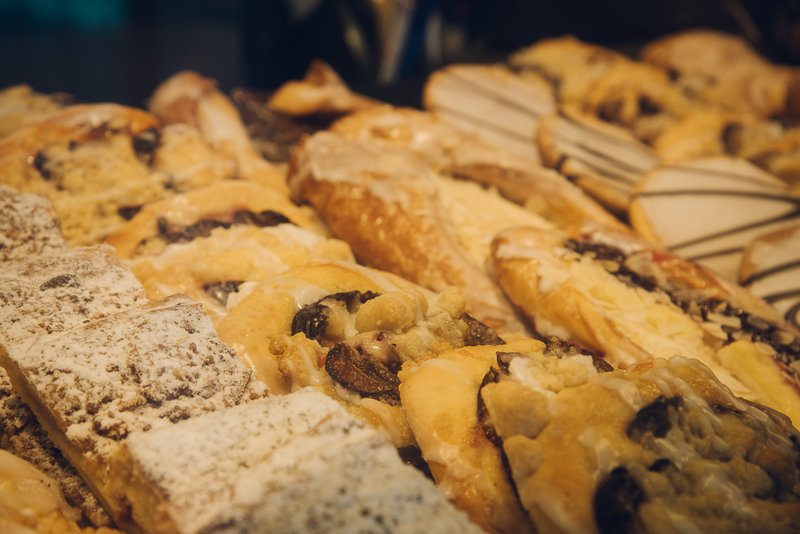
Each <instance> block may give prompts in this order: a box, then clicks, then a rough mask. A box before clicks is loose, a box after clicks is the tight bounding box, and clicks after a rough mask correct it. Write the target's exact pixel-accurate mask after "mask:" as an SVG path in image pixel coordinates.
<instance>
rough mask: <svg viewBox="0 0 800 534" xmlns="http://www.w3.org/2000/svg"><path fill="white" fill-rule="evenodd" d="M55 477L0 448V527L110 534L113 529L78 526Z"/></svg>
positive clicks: (19, 530)
mask: <svg viewBox="0 0 800 534" xmlns="http://www.w3.org/2000/svg"><path fill="white" fill-rule="evenodd" d="M79 519H80V514H79V513H78V512H77V511H76V510H75V509H73V508H71V507H70V506H69V505H68V504H67V503H66V502H65V501H64V498H63V496H62V495H61V492H60V491H59V489H58V484H57V483H56V481H55V480H53V479H52V478H50V477H49V476H47V475H46V474H45V473H43V472H41V471H39V470H38V469H36V467H34V466H33V465H31V464H30V463H28V462H26V461H25V460H22V459H21V458H17V457H16V456H14V455H13V454H11V453H9V452H6V451H4V450H0V530H2V531H3V532H8V533H20V534H23V533H26V534H27V533H42V534H81V533H84V534H89V533H90V532H96V533H98V534H112V533H114V532H118V531H116V530H113V529H108V528H104V529H98V530H95V529H89V528H80V527H79V523H78V521H79Z"/></svg>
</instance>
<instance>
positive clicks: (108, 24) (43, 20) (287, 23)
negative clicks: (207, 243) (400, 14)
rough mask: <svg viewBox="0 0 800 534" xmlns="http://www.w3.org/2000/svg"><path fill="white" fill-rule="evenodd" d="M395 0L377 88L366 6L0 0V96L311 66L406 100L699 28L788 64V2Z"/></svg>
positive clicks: (262, 77) (111, 89)
mask: <svg viewBox="0 0 800 534" xmlns="http://www.w3.org/2000/svg"><path fill="white" fill-rule="evenodd" d="M384 1H388V0H384ZM398 1H399V2H401V3H402V2H405V3H408V4H413V5H414V10H413V11H411V16H410V17H409V27H410V30H409V33H408V38H407V39H406V40H405V45H404V47H403V50H404V52H403V54H402V55H401V59H400V61H399V62H398V68H397V69H396V72H395V73H394V75H392V76H391V77H390V79H388V80H387V79H384V80H383V81H378V79H379V76H378V71H379V68H380V64H381V62H382V61H383V60H382V59H381V57H380V53H379V51H380V45H379V41H380V38H379V37H380V31H379V29H378V25H377V24H376V18H375V12H374V9H373V6H374V4H373V2H371V1H370V0H262V1H252V0H233V1H222V0H195V1H166V0H161V1H155V0H0V87H5V86H8V85H13V84H18V83H27V84H29V85H32V86H33V87H34V88H36V89H37V90H39V91H43V92H54V91H60V92H66V93H70V94H72V95H74V96H75V97H76V98H77V99H78V100H82V101H105V100H113V101H117V102H122V103H126V104H132V105H142V104H143V103H144V101H145V99H146V98H147V96H148V95H149V94H150V93H151V92H152V90H153V88H154V87H155V86H156V85H157V84H158V83H159V82H160V81H162V80H163V79H165V78H166V77H168V76H169V75H171V74H173V73H174V72H176V71H178V70H181V69H194V70H197V71H198V72H200V73H202V74H204V75H206V76H209V77H212V78H215V79H217V80H219V82H220V85H221V86H222V88H223V89H230V88H233V87H236V86H245V87H250V88H255V89H271V88H274V87H276V86H277V85H279V84H280V83H281V82H283V81H285V80H287V79H291V78H298V77H301V76H302V73H303V71H304V70H305V68H306V66H307V65H308V62H309V61H310V60H311V59H312V58H315V57H319V58H322V59H325V60H326V61H328V62H329V63H331V65H333V66H334V68H336V69H337V71H339V72H340V73H341V74H342V75H343V77H344V78H345V79H346V80H347V81H348V83H350V84H351V85H352V86H353V87H354V88H355V89H356V90H359V91H362V92H365V93H367V94H370V95H372V96H376V97H378V98H382V99H385V100H388V101H391V102H393V103H397V104H408V105H418V103H419V99H420V91H421V87H422V84H423V83H424V80H425V77H426V75H427V73H428V72H430V70H432V69H434V68H436V67H437V66H440V65H441V64H443V63H449V62H453V61H465V60H467V61H495V60H500V59H502V58H503V57H504V56H505V55H507V54H508V53H509V52H512V51H514V50H515V49H517V48H519V47H521V46H524V45H527V44H530V43H532V42H534V41H536V40H537V39H540V38H542V37H548V36H558V35H563V34H566V33H571V34H573V35H576V36H578V37H579V38H581V39H584V40H587V41H591V42H595V43H599V44H604V45H607V46H612V47H614V48H617V49H620V50H622V51H624V52H627V53H630V54H635V53H636V51H637V49H638V47H639V46H640V45H641V44H643V43H645V42H647V41H648V40H650V39H653V38H655V37H658V36H661V35H663V34H666V33H669V32H674V31H677V30H681V29H686V28H692V27H697V26H704V27H712V28H718V29H724V30H727V31H731V32H734V33H737V34H740V35H744V36H745V37H747V38H748V39H749V40H750V41H751V42H752V43H753V44H754V45H755V46H756V47H757V48H758V49H759V50H760V51H761V52H762V53H764V54H765V55H767V56H768V57H770V58H771V59H773V60H775V61H779V62H784V63H798V62H800V31H799V30H800V25H799V24H798V21H800V0H772V1H771V0H649V1H648V0H608V1H597V0H594V1H583V0H527V1H524V0H438V1H437V0H416V1H412V0H398ZM303 7H305V8H306V10H305V11H303V9H302V8H303ZM353 35H356V36H357V37H358V39H357V41H358V42H360V46H355V47H354V46H353V44H352V40H353ZM348 36H349V41H348ZM348 43H350V44H348Z"/></svg>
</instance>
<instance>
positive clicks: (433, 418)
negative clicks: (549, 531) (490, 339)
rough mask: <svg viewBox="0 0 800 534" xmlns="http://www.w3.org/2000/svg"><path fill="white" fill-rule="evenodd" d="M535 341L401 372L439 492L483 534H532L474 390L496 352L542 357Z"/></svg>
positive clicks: (467, 352)
mask: <svg viewBox="0 0 800 534" xmlns="http://www.w3.org/2000/svg"><path fill="white" fill-rule="evenodd" d="M543 348H544V344H543V343H542V342H540V341H535V340H525V341H517V342H510V343H508V344H507V345H502V346H499V347H498V346H478V347H465V348H460V349H456V350H453V351H447V352H444V353H441V354H439V355H438V356H437V357H435V358H431V359H428V360H424V361H422V362H420V363H418V364H413V363H408V364H406V365H405V366H404V368H403V370H402V371H401V372H400V373H399V377H400V380H401V384H400V388H399V389H400V400H401V402H402V403H403V409H404V410H405V413H406V418H407V419H408V424H409V426H410V427H411V430H412V431H413V432H414V437H415V438H416V441H417V443H418V444H419V448H420V452H421V454H422V458H423V459H424V460H425V461H426V462H427V464H428V466H429V468H430V470H431V473H432V475H433V477H434V480H435V481H436V484H437V486H438V487H439V489H441V490H442V491H443V492H444V493H445V495H447V496H448V497H449V498H450V500H451V501H453V503H454V504H455V505H456V506H458V507H459V508H461V509H462V510H464V511H465V512H467V513H468V514H469V516H470V518H471V519H472V520H473V521H475V522H476V523H477V524H478V525H480V526H481V527H482V528H483V529H484V530H486V531H487V532H535V529H534V527H533V525H532V524H531V522H530V520H529V519H528V517H527V514H526V512H525V510H524V509H523V508H522V506H521V505H520V503H519V500H518V499H517V496H516V489H515V488H514V485H513V482H512V481H511V480H510V479H509V476H508V473H507V468H506V466H505V465H504V462H503V456H502V451H501V450H499V449H498V447H497V445H495V443H494V441H493V439H492V438H491V437H490V436H487V435H486V434H485V433H484V431H483V428H482V423H483V422H482V421H481V420H480V418H479V405H478V391H479V390H480V388H481V385H482V382H483V380H484V377H485V376H486V374H487V373H488V372H489V370H490V369H491V368H492V367H493V366H495V365H496V360H497V356H496V354H497V352H498V350H501V351H504V352H509V353H514V352H532V351H541V350H543Z"/></svg>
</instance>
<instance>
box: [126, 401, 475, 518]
mask: <svg viewBox="0 0 800 534" xmlns="http://www.w3.org/2000/svg"><path fill="white" fill-rule="evenodd" d="M118 460H119V462H120V464H121V465H123V466H127V467H128V469H129V470H130V472H129V473H128V475H129V477H128V478H127V479H123V480H122V481H121V483H124V484H127V496H128V498H129V499H130V501H131V504H132V505H133V508H132V509H133V516H134V518H135V519H136V520H137V521H139V522H140V526H141V527H143V528H144V529H145V530H148V531H157V532H181V533H193V532H210V531H213V532H277V531H280V532H454V531H462V532H479V530H478V528H477V527H475V526H474V525H472V524H471V523H470V522H469V520H468V519H467V517H466V516H465V515H463V514H461V513H460V512H457V511H456V510H455V509H454V508H452V507H451V506H450V504H449V503H448V502H447V500H446V498H445V497H444V495H443V494H441V493H439V492H438V491H437V490H436V489H435V488H434V487H433V485H432V484H430V483H429V482H428V481H427V480H425V478H424V477H423V476H422V475H421V474H420V473H419V472H417V471H415V470H414V469H413V468H411V467H408V466H406V465H404V464H403V463H402V462H401V461H400V459H399V457H398V456H397V453H396V452H395V450H394V448H393V447H392V446H391V445H390V444H389V443H388V442H387V441H386V440H385V439H384V438H383V437H382V436H380V435H379V434H378V433H377V432H375V431H374V430H371V429H368V428H367V427H366V425H365V424H364V423H362V422H360V421H358V420H356V419H355V418H353V417H352V416H350V415H349V414H347V413H346V412H345V411H344V409H343V408H341V407H340V406H339V405H338V404H337V403H336V402H335V401H333V400H331V399H329V398H328V397H327V396H325V395H324V394H322V393H320V392H317V391H315V390H313V389H305V390H301V391H299V392H296V393H293V394H291V395H287V396H282V397H273V398H269V399H263V400H259V401H255V402H252V403H249V404H247V405H244V406H238V407H235V408H231V409H229V410H224V411H220V412H215V413H213V414H208V415H206V416H203V417H198V418H195V419H192V420H189V421H185V422H181V423H179V424H177V425H174V426H172V427H169V428H163V429H159V430H154V431H151V432H146V433H136V434H133V435H131V437H130V438H129V439H128V440H127V441H126V442H125V449H123V450H121V454H120V455H119V457H118Z"/></svg>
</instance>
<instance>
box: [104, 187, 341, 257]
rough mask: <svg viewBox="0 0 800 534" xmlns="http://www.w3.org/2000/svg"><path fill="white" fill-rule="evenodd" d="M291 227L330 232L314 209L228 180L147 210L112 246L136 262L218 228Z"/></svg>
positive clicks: (115, 235)
mask: <svg viewBox="0 0 800 534" xmlns="http://www.w3.org/2000/svg"><path fill="white" fill-rule="evenodd" d="M286 223H291V224H296V225H298V226H300V227H301V228H305V229H308V230H312V231H316V232H317V233H324V231H325V230H324V227H323V226H322V224H321V223H320V222H319V220H318V219H317V217H316V216H315V215H314V213H313V211H311V210H310V209H309V208H304V207H298V206H296V205H294V204H293V203H292V202H291V201H290V200H289V199H288V198H287V197H286V196H285V195H283V194H282V193H280V192H277V191H275V190H273V189H270V188H269V187H265V186H263V185H261V184H258V183H254V182H249V181H246V180H225V181H221V182H218V183H214V184H211V185H209V186H207V187H203V188H200V189H196V190H194V191H189V192H187V193H183V194H180V195H172V196H170V197H168V198H165V199H163V200H160V201H157V202H153V203H152V204H148V205H146V206H144V207H142V208H141V209H140V210H139V211H138V212H137V213H136V215H135V216H134V217H133V218H132V219H131V220H130V221H129V222H128V223H126V224H125V225H123V226H122V227H121V228H119V230H117V231H115V232H113V233H111V234H110V235H109V236H108V237H107V238H106V242H107V243H109V244H111V245H113V246H114V247H115V248H116V249H117V252H118V253H119V254H120V255H121V256H122V257H124V258H131V257H135V256H142V255H156V254H159V253H160V252H161V251H163V250H164V248H165V247H166V246H167V245H169V244H170V243H185V242H189V241H191V240H192V239H195V238H197V237H207V236H208V235H210V233H211V231H212V230H214V229H215V228H229V227H231V226H237V225H252V226H257V227H262V228H265V227H272V226H277V225H279V224H286Z"/></svg>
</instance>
